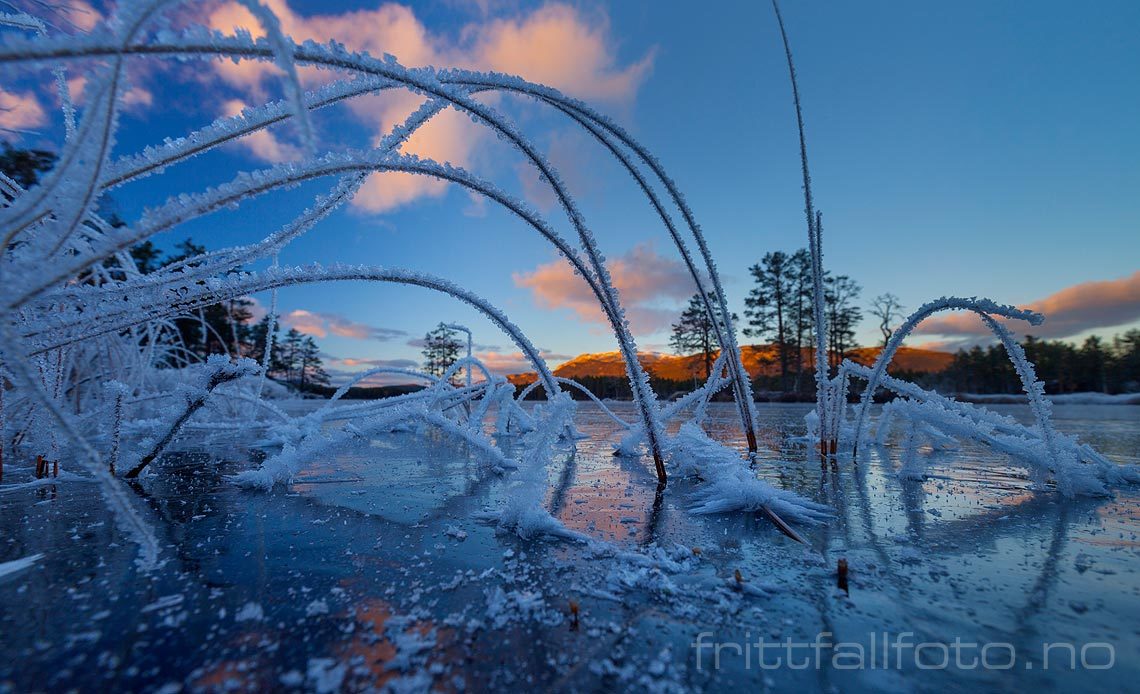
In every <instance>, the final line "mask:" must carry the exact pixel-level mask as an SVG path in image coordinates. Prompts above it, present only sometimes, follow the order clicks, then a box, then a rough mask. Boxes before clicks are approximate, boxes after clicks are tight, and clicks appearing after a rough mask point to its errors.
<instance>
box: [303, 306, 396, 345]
mask: <svg viewBox="0 0 1140 694" xmlns="http://www.w3.org/2000/svg"><path fill="white" fill-rule="evenodd" d="M281 323H282V324H284V325H286V326H288V327H290V328H293V329H295V330H296V331H297V332H299V333H302V334H305V335H312V336H314V337H328V336H329V334H332V335H336V336H338V337H347V338H351V339H354V340H379V341H381V342H384V341H387V340H391V339H392V338H395V337H402V336H404V335H407V333H405V332H404V331H403V330H394V329H392V328H378V327H376V326H372V325H366V324H364V323H355V322H353V321H350V320H348V319H347V318H345V317H344V316H341V315H338V314H335V313H318V312H316V311H306V310H305V309H297V310H295V311H290V312H289V313H287V314H285V315H284V316H282V317H281Z"/></svg>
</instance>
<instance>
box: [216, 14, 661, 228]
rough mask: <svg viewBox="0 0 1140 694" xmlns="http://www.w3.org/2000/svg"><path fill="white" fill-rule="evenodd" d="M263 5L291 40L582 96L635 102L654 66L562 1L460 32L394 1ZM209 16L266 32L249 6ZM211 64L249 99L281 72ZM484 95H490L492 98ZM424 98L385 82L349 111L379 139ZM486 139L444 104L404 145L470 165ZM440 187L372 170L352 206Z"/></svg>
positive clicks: (393, 201) (373, 208)
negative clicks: (629, 55) (426, 21)
mask: <svg viewBox="0 0 1140 694" xmlns="http://www.w3.org/2000/svg"><path fill="white" fill-rule="evenodd" d="M265 4H266V5H267V6H268V7H269V8H270V9H271V10H272V11H273V12H274V13H275V14H276V15H277V17H278V18H279V20H280V23H281V28H282V30H283V31H284V32H285V33H286V34H288V35H290V36H291V37H293V39H294V40H296V41H304V40H307V39H312V40H315V41H318V42H322V43H323V42H327V41H328V40H330V39H335V40H337V41H338V42H340V43H343V44H344V45H345V46H347V47H348V48H349V49H351V50H366V51H368V52H369V53H371V54H372V55H377V56H379V55H383V54H385V53H388V54H391V55H394V56H396V58H398V59H399V60H400V62H401V63H403V64H404V65H407V66H425V65H437V66H443V65H449V66H456V67H463V68H470V69H475V70H495V71H499V72H507V73H513V74H520V75H523V76H524V77H526V78H527V79H530V80H532V81H536V82H541V83H544V84H548V85H551V86H553V87H557V88H558V89H561V90H563V91H565V92H567V93H568V94H571V95H573V96H576V97H579V98H584V99H591V100H600V101H605V102H609V103H611V104H616V105H628V104H629V103H631V102H632V100H633V98H634V96H635V95H636V92H637V89H638V88H639V87H640V85H641V83H642V82H643V81H644V80H645V78H646V77H647V76H648V74H649V72H650V70H651V69H652V65H653V57H654V54H653V52H652V51H651V52H649V53H648V54H646V55H645V56H643V57H642V58H641V59H640V60H637V61H636V62H634V63H633V64H631V65H625V66H623V65H621V64H619V62H618V60H617V57H616V51H615V46H614V41H613V40H612V39H611V38H610V35H609V22H608V19H607V17H606V16H605V15H604V14H602V13H591V14H590V15H589V16H586V14H585V13H583V12H581V11H579V10H578V9H576V8H574V7H571V6H569V5H563V4H549V5H545V6H543V7H541V8H539V9H537V10H534V11H531V12H530V13H528V14H524V15H520V16H517V17H511V18H501V17H500V18H495V19H482V20H479V21H476V22H472V23H470V24H468V25H467V26H465V27H464V28H463V29H462V30H461V31H460V32H459V36H458V39H454V38H452V37H449V36H445V35H437V34H434V33H432V32H431V31H429V30H428V29H427V27H425V26H424V25H423V23H422V22H420V20H419V18H417V17H416V15H415V13H414V12H413V11H412V10H411V9H410V8H408V7H404V6H402V5H398V4H395V3H385V4H382V5H380V6H378V7H376V8H374V9H362V10H355V11H350V12H344V13H341V14H326V15H312V16H303V15H301V14H298V13H297V12H296V11H294V10H293V8H292V7H290V6H289V4H288V3H287V2H286V0H266V3H265ZM207 23H208V24H209V26H211V27H212V28H215V29H218V30H221V31H226V32H229V31H233V30H234V29H235V28H241V29H244V30H247V31H249V32H250V33H251V34H252V35H254V36H260V35H262V34H263V33H264V32H263V31H262V29H261V27H260V25H259V24H258V23H257V21H256V20H255V19H254V17H253V16H252V15H251V14H250V13H249V12H248V10H246V9H245V8H244V7H241V6H239V5H237V4H234V3H223V4H219V5H215V7H214V9H213V10H212V11H211V12H210V14H209V15H208V20H207ZM215 69H216V70H217V72H218V74H219V75H220V76H221V78H222V79H223V80H224V81H226V82H227V83H229V84H230V85H231V86H234V87H237V88H239V89H241V90H242V91H243V92H244V93H246V94H247V95H249V97H250V98H251V99H252V100H256V101H265V100H267V99H268V98H269V97H268V92H267V89H266V85H268V84H269V81H268V80H273V79H280V72H279V71H278V70H277V68H276V67H274V66H273V65H271V64H268V63H262V62H254V61H243V62H240V63H237V64H234V63H232V62H218V63H215ZM300 75H301V78H302V80H303V81H305V82H306V84H307V85H309V86H312V85H314V84H316V83H319V82H321V81H327V80H328V79H330V73H328V72H318V71H316V70H313V69H307V68H302V69H301V71H300ZM482 98H483V100H484V101H491V102H494V101H495V97H494V96H485V97H482ZM422 102H423V97H422V96H418V95H415V94H411V93H410V92H404V91H396V90H391V91H389V92H387V93H384V94H382V95H370V96H366V97H360V98H357V99H354V100H353V101H352V102H350V103H349V109H350V111H351V112H352V113H353V114H354V116H355V117H356V118H358V119H359V120H360V121H361V122H362V123H364V124H365V125H367V126H368V127H369V128H370V130H371V131H372V132H373V133H374V134H375V138H376V139H379V138H380V137H381V136H383V134H385V133H386V132H388V131H389V130H390V129H391V128H392V127H393V126H395V125H397V124H399V123H401V122H402V121H403V120H404V119H405V118H407V116H408V115H409V114H410V113H411V112H412V111H413V110H415V109H416V108H417V107H418V106H419V105H420V104H421V103H422ZM229 111H232V106H231V107H230V108H229ZM488 141H490V137H489V134H488V132H487V130H486V128H484V127H482V126H479V125H476V124H475V123H473V122H471V120H470V119H469V118H467V117H466V116H464V115H461V114H460V113H458V112H456V111H454V110H452V109H448V110H446V111H444V112H442V113H440V114H439V115H437V116H436V117H435V118H433V119H432V121H431V122H430V123H428V124H427V125H425V126H424V127H423V128H421V129H420V130H418V131H417V132H416V134H415V135H413V136H412V138H411V139H410V140H409V141H408V142H407V143H405V145H404V146H403V148H402V150H403V151H404V152H406V153H413V154H417V155H419V156H421V157H428V158H431V159H435V160H437V161H446V162H450V163H452V164H455V165H458V166H464V167H470V166H471V163H472V160H473V158H474V157H475V154H476V152H477V150H478V149H479V148H480V147H481V146H482V145H483V143H486V142H488ZM239 142H240V143H241V144H243V145H244V146H245V147H247V148H248V149H249V150H250V152H251V153H252V154H253V155H254V156H257V157H259V158H262V159H265V160H266V161H281V160H284V159H287V158H289V157H290V155H293V154H296V150H295V148H289V147H286V146H284V145H283V144H282V143H281V142H280V141H279V140H278V139H275V138H270V137H269V136H267V135H261V136H254V137H250V138H243V139H242V140H241V141H239ZM525 180H526V179H524V181H525ZM446 190H447V184H445V183H443V182H440V181H438V180H435V179H431V178H427V177H423V176H413V175H411V174H402V173H385V174H375V175H373V176H371V177H369V179H368V181H367V182H366V183H365V184H364V186H363V187H362V188H361V190H360V192H359V193H357V195H356V197H355V198H354V200H353V204H354V205H355V206H356V207H358V208H360V209H364V210H367V211H369V212H383V211H386V210H390V209H392V208H395V207H398V206H400V205H403V204H406V203H408V202H411V201H413V200H416V199H418V198H422V197H439V196H442V195H443V194H444V193H445V192H446Z"/></svg>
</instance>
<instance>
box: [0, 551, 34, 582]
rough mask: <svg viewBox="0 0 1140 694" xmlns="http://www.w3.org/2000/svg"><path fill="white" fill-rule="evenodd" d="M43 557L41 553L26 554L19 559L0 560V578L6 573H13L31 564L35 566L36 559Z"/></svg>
mask: <svg viewBox="0 0 1140 694" xmlns="http://www.w3.org/2000/svg"><path fill="white" fill-rule="evenodd" d="M43 557H44V555H43V554H29V555H28V556H26V557H23V558H21V559H13V560H12V561H5V562H0V578H3V577H4V576H7V575H8V574H14V573H16V572H17V571H23V570H24V569H28V568H31V567H32V566H35V563H36V562H37V561H39V560H40V559H43Z"/></svg>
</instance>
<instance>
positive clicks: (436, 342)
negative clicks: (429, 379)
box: [423, 323, 463, 376]
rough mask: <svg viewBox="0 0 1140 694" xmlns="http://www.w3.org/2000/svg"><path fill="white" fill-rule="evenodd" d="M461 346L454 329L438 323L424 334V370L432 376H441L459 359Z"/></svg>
mask: <svg viewBox="0 0 1140 694" xmlns="http://www.w3.org/2000/svg"><path fill="white" fill-rule="evenodd" d="M462 347H463V345H462V344H461V343H460V342H459V339H458V338H457V337H456V333H455V331H454V330H452V329H451V328H448V327H447V326H446V325H444V324H443V323H440V324H439V325H437V326H436V327H435V328H433V329H432V330H431V331H430V332H428V333H427V334H426V335H424V347H423V356H424V371H426V372H428V373H429V374H431V375H433V376H442V375H443V374H444V373H445V372H446V371H447V369H448V368H449V367H450V366H451V365H452V364H454V363H455V362H456V361H458V360H459V350H460V349H461V348H462Z"/></svg>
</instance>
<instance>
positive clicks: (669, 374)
mask: <svg viewBox="0 0 1140 694" xmlns="http://www.w3.org/2000/svg"><path fill="white" fill-rule="evenodd" d="M880 351H881V348H879V347H862V348H860V349H857V350H854V351H853V352H852V353H851V354H850V358H851V360H852V361H856V362H859V363H860V364H867V365H870V364H873V363H874V361H875V358H876V357H877V356H878V355H879V352H880ZM741 355H742V356H743V358H744V368H745V369H746V370H747V371H748V374H749V375H750V376H752V377H753V378H755V377H756V376H757V375H761V374H763V375H765V376H776V375H779V373H780V359H779V355H778V354H777V353H776V348H775V347H774V346H773V345H745V346H744V347H743V348H741ZM637 358H638V361H640V362H641V365H642V367H644V368H645V370H646V371H648V372H649V374H650V375H651V376H653V377H655V378H662V379H668V380H671V381H689V380H692V379H693V378H694V377H696V378H700V377H702V376H703V375H704V360H703V357H701V355H690V356H687V357H679V356H675V355H672V354H660V353H642V354H639V355H638V356H637ZM801 358H802V359H803V363H804V365H805V368H807V369H810V368H811V364H812V363H813V362H812V360H813V359H814V350H810V349H805V350H804V351H803V353H802V355H801ZM953 361H954V355H953V354H950V353H949V352H936V351H933V350H928V349H918V348H914V347H903V348H901V349H899V351H898V353H897V354H896V355H895V358H894V359H893V360H892V361H891V368H890V371H891V372H892V373H897V372H900V371H907V372H911V373H938V372H940V371H944V370H945V369H946V368H947V367H949V366H950V363H951V362H953ZM554 374H555V375H556V376H562V377H563V378H573V379H576V380H577V379H582V378H588V377H606V376H610V377H621V378H624V377H625V365H624V363H623V362H622V359H621V353H620V352H600V353H597V354H579V355H578V356H576V357H574V358H573V359H571V360H570V361H567V362H565V363H564V364H562V365H561V366H559V367H558V368H557V369H555V370H554ZM507 378H509V379H510V380H511V382H512V383H515V384H518V385H521V384H526V383H530V382H531V381H533V380H534V378H535V377H534V374H533V373H524V374H512V375H510V376H508V377H507Z"/></svg>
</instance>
